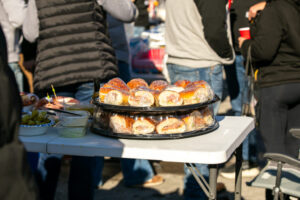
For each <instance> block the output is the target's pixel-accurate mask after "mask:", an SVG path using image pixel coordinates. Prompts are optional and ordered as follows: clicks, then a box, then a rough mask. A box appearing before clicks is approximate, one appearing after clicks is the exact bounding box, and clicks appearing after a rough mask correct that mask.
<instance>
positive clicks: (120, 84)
mask: <svg viewBox="0 0 300 200" xmlns="http://www.w3.org/2000/svg"><path fill="white" fill-rule="evenodd" d="M107 84H108V85H110V86H108V87H112V88H116V89H121V90H125V91H129V87H128V86H127V85H126V83H125V82H124V81H123V80H122V79H120V78H113V79H111V80H110V81H108V82H107Z"/></svg>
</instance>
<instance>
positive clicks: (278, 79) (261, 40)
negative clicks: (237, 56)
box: [242, 0, 300, 87]
mask: <svg viewBox="0 0 300 200" xmlns="http://www.w3.org/2000/svg"><path fill="white" fill-rule="evenodd" d="M299 6H300V5H299V0H273V1H270V2H268V3H267V5H266V7H265V9H264V10H263V11H262V12H261V14H260V15H258V17H257V19H256V20H255V23H254V27H253V28H251V36H252V39H251V40H246V41H245V42H244V43H243V46H242V54H243V55H244V56H245V57H246V56H247V55H246V54H247V49H248V47H249V46H250V45H251V56H252V60H253V62H254V66H255V67H257V68H259V72H258V82H257V83H258V85H259V87H269V86H274V85H280V84H285V83H296V82H300V23H299V22H300V7H299Z"/></svg>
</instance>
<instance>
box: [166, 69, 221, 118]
mask: <svg viewBox="0 0 300 200" xmlns="http://www.w3.org/2000/svg"><path fill="white" fill-rule="evenodd" d="M167 68H168V72H169V77H170V80H171V84H173V83H175V82H176V81H178V80H189V81H197V80H204V81H206V82H207V83H208V84H209V85H210V86H211V88H212V90H213V91H214V93H215V94H216V95H218V96H219V97H220V98H222V93H223V65H216V66H209V67H205V68H190V67H186V66H181V65H176V64H171V63H167ZM219 107H220V102H217V103H215V104H214V114H217V113H218V110H219Z"/></svg>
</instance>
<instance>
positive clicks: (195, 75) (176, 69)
mask: <svg viewBox="0 0 300 200" xmlns="http://www.w3.org/2000/svg"><path fill="white" fill-rule="evenodd" d="M167 68H168V72H169V76H170V80H171V84H173V83H175V82H176V81H178V80H189V81H197V80H204V81H206V82H207V83H208V84H209V85H210V86H211V87H212V89H213V91H214V92H215V94H217V95H218V96H219V97H220V98H221V97H222V92H223V74H222V70H223V66H222V65H216V66H208V67H206V68H190V67H186V66H180V65H175V64H170V63H168V64H167ZM219 106H220V103H219V102H218V103H216V104H215V105H214V113H215V114H217V112H218V109H219ZM196 167H197V169H198V170H199V171H200V173H201V174H202V175H203V176H204V178H205V179H206V180H207V181H208V177H209V169H208V165H206V164H196ZM184 172H185V177H184V199H185V200H196V199H207V197H206V195H205V193H204V192H203V191H202V189H201V188H200V186H199V184H198V183H197V181H196V180H195V178H194V177H193V175H192V173H191V172H190V170H189V169H188V168H187V167H186V166H184Z"/></svg>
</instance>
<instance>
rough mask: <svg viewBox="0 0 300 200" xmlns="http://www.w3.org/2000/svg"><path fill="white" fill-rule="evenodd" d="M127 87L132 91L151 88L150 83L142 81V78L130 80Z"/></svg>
mask: <svg viewBox="0 0 300 200" xmlns="http://www.w3.org/2000/svg"><path fill="white" fill-rule="evenodd" d="M127 86H128V87H129V88H130V89H131V90H134V89H138V88H140V87H147V88H148V87H149V85H148V83H147V82H146V81H145V80H144V79H141V78H135V79H132V80H130V81H129V82H128V83H127Z"/></svg>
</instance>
